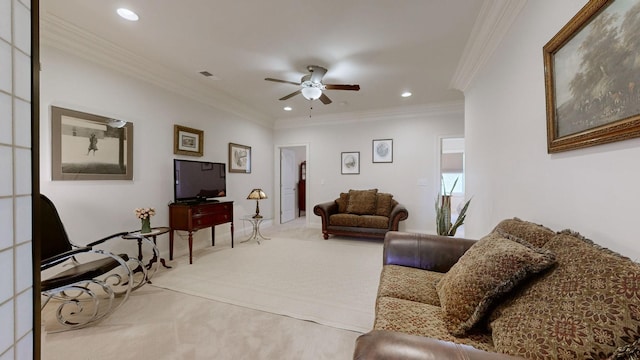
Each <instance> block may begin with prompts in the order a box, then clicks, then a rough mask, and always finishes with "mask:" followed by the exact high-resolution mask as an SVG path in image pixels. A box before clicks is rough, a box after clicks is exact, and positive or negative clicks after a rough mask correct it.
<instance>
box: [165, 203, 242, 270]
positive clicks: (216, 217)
mask: <svg viewBox="0 0 640 360" xmlns="http://www.w3.org/2000/svg"><path fill="white" fill-rule="evenodd" d="M224 223H231V247H232V248H233V201H224V202H203V203H196V204H182V203H173V204H169V227H170V228H171V231H170V232H169V260H173V232H174V231H175V230H186V231H188V232H189V264H192V263H193V257H192V250H193V234H192V233H193V232H195V231H198V230H200V229H206V228H209V227H210V228H211V246H215V245H216V229H215V226H216V225H220V224H224Z"/></svg>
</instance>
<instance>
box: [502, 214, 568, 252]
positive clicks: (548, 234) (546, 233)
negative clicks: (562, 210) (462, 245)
mask: <svg viewBox="0 0 640 360" xmlns="http://www.w3.org/2000/svg"><path fill="white" fill-rule="evenodd" d="M492 232H497V233H498V234H500V235H502V236H505V234H509V235H511V236H515V237H519V238H520V239H523V240H525V241H526V242H528V243H530V244H531V245H533V246H535V247H542V246H544V244H546V243H547V241H549V240H550V239H551V238H552V237H554V236H556V233H555V231H553V230H551V229H549V228H546V227H544V226H542V225H538V224H534V223H532V222H529V221H524V220H520V219H518V218H513V219H506V220H502V221H501V222H500V223H498V225H496V227H495V228H494V229H493V231H492Z"/></svg>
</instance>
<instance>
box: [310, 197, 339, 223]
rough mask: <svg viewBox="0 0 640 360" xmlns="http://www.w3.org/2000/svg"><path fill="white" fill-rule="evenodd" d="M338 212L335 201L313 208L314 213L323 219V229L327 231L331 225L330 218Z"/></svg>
mask: <svg viewBox="0 0 640 360" xmlns="http://www.w3.org/2000/svg"><path fill="white" fill-rule="evenodd" d="M337 212H338V204H336V202H335V201H327V202H325V203H321V204H318V205H316V206H314V207H313V213H314V214H316V215H318V216H320V218H321V219H322V229H323V230H325V229H326V228H327V225H329V216H331V215H333V214H335V213H337Z"/></svg>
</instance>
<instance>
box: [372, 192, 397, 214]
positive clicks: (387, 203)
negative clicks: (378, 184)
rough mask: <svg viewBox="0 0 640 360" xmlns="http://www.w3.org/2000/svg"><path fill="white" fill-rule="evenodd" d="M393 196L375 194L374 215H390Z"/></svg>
mask: <svg viewBox="0 0 640 360" xmlns="http://www.w3.org/2000/svg"><path fill="white" fill-rule="evenodd" d="M392 200H393V195H391V194H387V193H378V194H376V211H375V215H379V216H386V217H389V215H390V214H391V210H392V209H393V206H392V204H393V203H392Z"/></svg>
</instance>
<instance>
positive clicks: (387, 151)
mask: <svg viewBox="0 0 640 360" xmlns="http://www.w3.org/2000/svg"><path fill="white" fill-rule="evenodd" d="M372 153H373V162H374V163H392V162H393V139H378V140H373V149H372Z"/></svg>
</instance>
